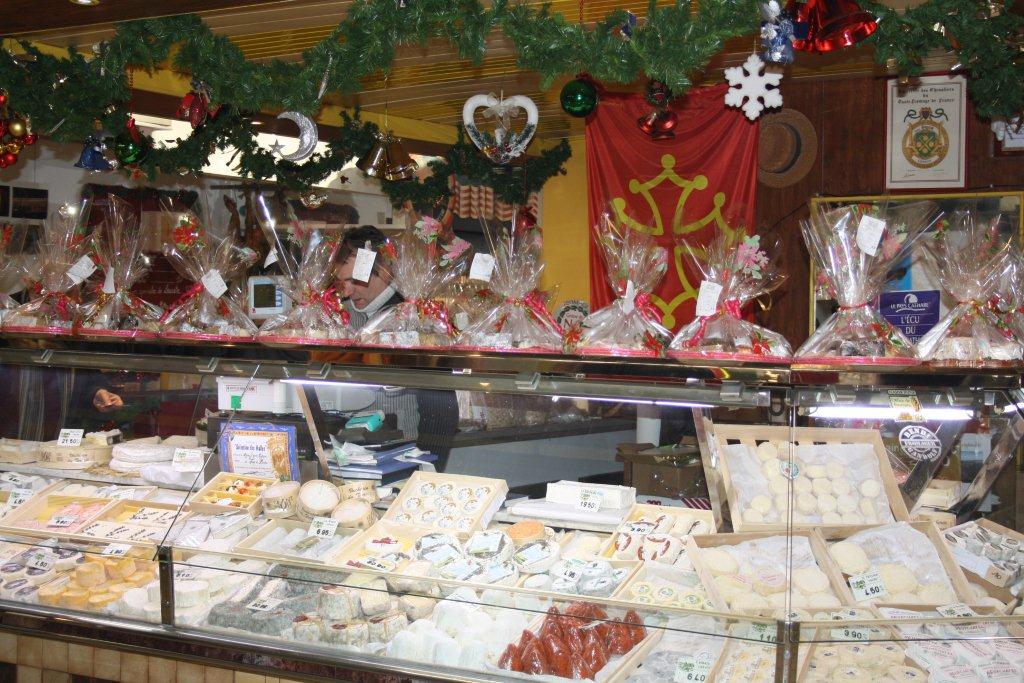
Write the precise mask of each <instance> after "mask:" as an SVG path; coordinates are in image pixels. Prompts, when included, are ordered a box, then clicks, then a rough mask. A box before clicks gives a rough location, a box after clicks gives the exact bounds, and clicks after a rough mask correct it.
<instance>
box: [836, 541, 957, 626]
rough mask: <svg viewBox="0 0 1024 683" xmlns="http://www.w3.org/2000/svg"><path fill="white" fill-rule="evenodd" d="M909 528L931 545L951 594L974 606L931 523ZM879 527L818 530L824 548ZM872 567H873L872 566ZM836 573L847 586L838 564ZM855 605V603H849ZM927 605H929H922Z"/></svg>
mask: <svg viewBox="0 0 1024 683" xmlns="http://www.w3.org/2000/svg"><path fill="white" fill-rule="evenodd" d="M907 524H908V525H909V526H910V527H912V528H914V529H916V530H917V531H920V532H921V533H923V534H924V535H925V536H927V537H928V540H929V541H930V542H931V545H932V546H933V547H934V548H935V552H936V554H937V555H938V557H939V562H940V563H941V564H942V569H943V570H944V571H945V573H946V578H947V579H949V583H950V585H952V587H953V592H954V593H956V597H957V598H958V599H959V600H960V601H961V602H963V603H966V604H968V605H972V606H973V605H974V604H975V598H974V592H973V591H972V590H971V586H970V583H969V582H968V581H967V577H966V576H964V573H963V570H962V569H961V568H960V565H959V564H957V562H956V560H954V559H953V555H952V553H951V552H950V550H949V548H948V547H947V546H946V541H945V540H944V539H943V538H942V533H941V532H940V531H939V530H938V528H937V527H936V526H935V524H934V523H933V522H908V523H907ZM878 528H880V527H877V526H873V527H860V528H853V529H851V528H843V527H822V528H821V529H820V534H821V536H822V537H823V538H824V539H825V542H826V548H827V547H829V546H831V545H832V544H834V543H837V542H839V541H842V540H845V539H847V538H849V537H850V536H853V535H854V534H856V533H857V532H859V531H867V530H871V529H878ZM891 552H893V553H899V552H900V551H899V548H897V547H893V548H892V549H891ZM872 566H874V565H872ZM835 567H836V571H838V572H839V575H840V576H841V577H842V580H843V585H844V586H848V585H849V584H848V583H847V582H848V580H849V576H847V575H846V574H844V573H843V572H842V570H840V568H839V566H838V564H836V565H835ZM851 604H853V605H856V604H857V603H856V602H854V603H851ZM922 604H924V605H928V604H929V603H922Z"/></svg>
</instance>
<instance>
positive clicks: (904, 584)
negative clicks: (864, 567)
mask: <svg viewBox="0 0 1024 683" xmlns="http://www.w3.org/2000/svg"><path fill="white" fill-rule="evenodd" d="M878 574H879V576H880V577H881V579H882V584H883V585H884V586H885V590H886V592H888V593H890V594H892V593H913V592H915V591H916V590H917V586H918V582H917V577H916V576H914V573H913V572H912V571H910V570H909V569H907V568H906V567H904V566H903V565H902V564H896V563H887V564H883V565H880V566H879V567H878Z"/></svg>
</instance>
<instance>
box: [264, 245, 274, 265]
mask: <svg viewBox="0 0 1024 683" xmlns="http://www.w3.org/2000/svg"><path fill="white" fill-rule="evenodd" d="M275 263H277V247H273V248H272V249H271V250H270V251H269V252H268V253H267V258H265V259H263V267H264V268H268V267H270V266H272V265H274V264H275Z"/></svg>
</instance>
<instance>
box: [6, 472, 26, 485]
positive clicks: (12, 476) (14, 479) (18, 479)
mask: <svg viewBox="0 0 1024 683" xmlns="http://www.w3.org/2000/svg"><path fill="white" fill-rule="evenodd" d="M0 481H6V482H10V483H12V484H14V485H15V486H21V485H22V484H24V483H25V477H23V476H21V475H20V474H18V473H17V472H4V473H3V474H0Z"/></svg>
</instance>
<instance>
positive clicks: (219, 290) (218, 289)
mask: <svg viewBox="0 0 1024 683" xmlns="http://www.w3.org/2000/svg"><path fill="white" fill-rule="evenodd" d="M201 282H202V283H203V287H205V288H206V291H207V292H209V293H210V296H212V297H213V298H214V299H219V298H221V297H222V296H224V292H226V291H228V283H226V282H224V277H223V276H222V275H221V274H220V271H219V270H217V269H216V268H214V269H213V270H210V271H207V272H206V273H205V274H204V275H203V278H202V280H201Z"/></svg>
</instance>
